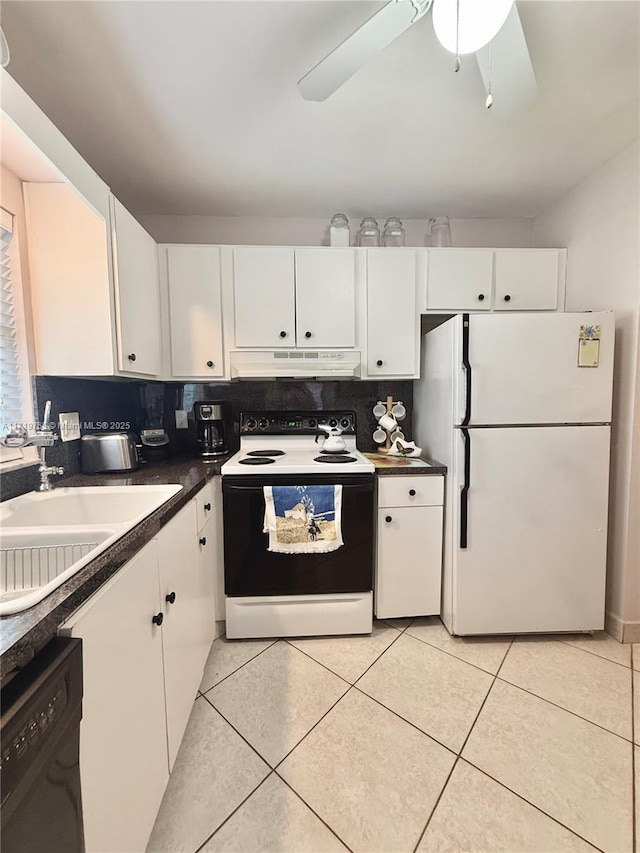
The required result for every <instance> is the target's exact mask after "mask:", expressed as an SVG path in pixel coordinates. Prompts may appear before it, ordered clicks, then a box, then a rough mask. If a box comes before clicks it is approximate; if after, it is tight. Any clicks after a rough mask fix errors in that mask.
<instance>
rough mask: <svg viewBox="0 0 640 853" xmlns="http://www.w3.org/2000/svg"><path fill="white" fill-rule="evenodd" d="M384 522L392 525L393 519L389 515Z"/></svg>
mask: <svg viewBox="0 0 640 853" xmlns="http://www.w3.org/2000/svg"><path fill="white" fill-rule="evenodd" d="M384 520H385V521H386V522H387V524H390V523H391V522H392V521H393V518H392V517H391V516H390V515H387V516H385V519H384Z"/></svg>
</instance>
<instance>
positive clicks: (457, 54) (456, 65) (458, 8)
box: [454, 0, 462, 74]
mask: <svg viewBox="0 0 640 853" xmlns="http://www.w3.org/2000/svg"><path fill="white" fill-rule="evenodd" d="M461 68H462V62H461V61H460V0H456V64H455V69H454V70H455V72H456V74H457V73H458V71H460V69H461Z"/></svg>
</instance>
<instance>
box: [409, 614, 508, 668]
mask: <svg viewBox="0 0 640 853" xmlns="http://www.w3.org/2000/svg"><path fill="white" fill-rule="evenodd" d="M408 627H411V626H408ZM407 630H408V629H407ZM446 630H447V629H446V628H445V631H446ZM403 633H406V632H403ZM407 636H409V637H411V638H412V639H414V640H417V641H418V642H419V643H424V645H425V646H429V647H430V648H432V649H437V650H438V651H439V652H442V654H444V655H449V657H450V658H455V660H459V661H462V663H466V664H468V665H469V666H472V667H473V668H474V669H479V670H480V672H484V673H485V675H491V676H492V677H495V672H491V670H489V669H483V668H482V667H481V666H478V664H477V663H471V662H470V661H468V660H466V658H461V657H460V656H459V655H456V654H454V653H453V652H450V651H447V649H443V648H442V647H441V646H436V644H435V643H430V642H429V640H423V639H422V637H416V635H415V634H408V635H407ZM513 640H514V638H512V639H511V640H509V641H508V642H509V645H508V646H507V651H505V653H504V655H503V657H502V660H501V661H500V666H502V662H503V661H504V659H505V658H506V656H507V652H508V651H509V649H510V648H511V644H512V643H513ZM500 666H499V667H498V669H500Z"/></svg>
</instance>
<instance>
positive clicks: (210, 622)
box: [197, 517, 218, 677]
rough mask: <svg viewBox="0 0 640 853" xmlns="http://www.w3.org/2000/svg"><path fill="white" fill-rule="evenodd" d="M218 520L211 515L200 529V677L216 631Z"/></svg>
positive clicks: (198, 580) (198, 578)
mask: <svg viewBox="0 0 640 853" xmlns="http://www.w3.org/2000/svg"><path fill="white" fill-rule="evenodd" d="M217 545H218V543H217V541H216V522H215V518H213V517H211V518H210V519H209V521H208V522H207V523H206V524H205V526H204V527H203V528H202V529H201V530H199V531H198V548H199V549H200V554H199V559H198V577H197V584H198V626H199V630H198V636H199V637H200V638H201V642H200V649H199V658H200V659H201V661H202V665H201V668H200V677H202V671H203V669H204V665H205V663H206V660H207V656H208V654H209V648H210V647H211V643H212V642H213V639H214V636H215V631H216V600H215V599H216V555H217V552H218V547H217Z"/></svg>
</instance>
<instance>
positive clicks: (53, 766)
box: [0, 637, 84, 853]
mask: <svg viewBox="0 0 640 853" xmlns="http://www.w3.org/2000/svg"><path fill="white" fill-rule="evenodd" d="M0 703H1V706H2V720H1V724H0V751H1V753H2V787H1V797H2V799H1V806H0V835H1V837H2V851H3V853H83V851H84V832H83V825H82V799H81V795H80V766H79V746H80V719H81V717H82V641H81V640H76V639H66V638H61V637H60V638H58V637H56V638H54V639H53V640H51V642H49V643H48V644H47V645H46V646H45V647H44V649H42V651H41V652H39V653H38V654H37V655H36V657H35V658H34V659H33V660H32V661H30V662H29V663H28V664H27V666H25V667H24V669H22V670H21V671H20V672H19V673H18V674H17V675H16V676H15V677H14V678H13V680H12V681H10V682H9V683H8V684H7V685H6V687H3V688H2V692H1V694H0Z"/></svg>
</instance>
